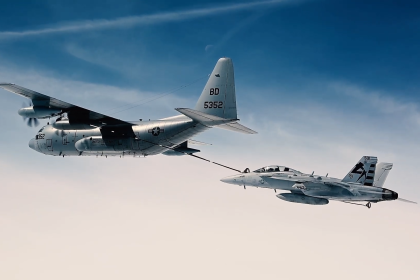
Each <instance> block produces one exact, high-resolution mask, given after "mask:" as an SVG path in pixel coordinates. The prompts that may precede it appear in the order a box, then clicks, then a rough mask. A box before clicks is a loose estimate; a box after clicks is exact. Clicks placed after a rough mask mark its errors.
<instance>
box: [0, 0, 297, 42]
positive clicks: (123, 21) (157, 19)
mask: <svg viewBox="0 0 420 280" xmlns="http://www.w3.org/2000/svg"><path fill="white" fill-rule="evenodd" d="M286 2H291V1H290V0H269V1H260V2H250V3H241V4H234V5H225V6H218V7H210V8H203V9H192V10H183V11H177V12H164V13H157V14H150V15H140V16H129V17H121V18H116V19H111V20H107V19H98V20H84V21H76V22H68V23H62V24H57V25H55V26H52V27H48V28H41V29H32V30H24V31H17V32H14V31H13V32H12V31H3V32H0V39H7V38H19V37H26V36H38V35H48V34H55V33H70V32H83V31H88V30H99V29H112V28H130V27H134V26H142V25H153V24H160V23H167V22H175V21H184V20H190V19H194V18H199V17H206V16H211V15H216V14H221V13H228V12H236V11H241V10H250V9H253V8H258V7H263V6H269V5H275V4H280V3H286Z"/></svg>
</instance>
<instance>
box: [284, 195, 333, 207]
mask: <svg viewBox="0 0 420 280" xmlns="http://www.w3.org/2000/svg"><path fill="white" fill-rule="evenodd" d="M276 196H277V197H278V198H280V199H282V200H285V201H288V202H294V203H302V204H310V205H325V204H328V203H329V201H328V199H325V198H317V197H312V196H307V195H304V194H296V193H281V194H278V195H276Z"/></svg>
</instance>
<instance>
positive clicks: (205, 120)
mask: <svg viewBox="0 0 420 280" xmlns="http://www.w3.org/2000/svg"><path fill="white" fill-rule="evenodd" d="M175 110H177V111H178V112H180V113H181V114H184V115H186V116H187V117H189V118H191V119H193V120H194V121H196V122H199V123H201V124H204V125H206V126H216V125H221V124H226V123H231V122H236V121H237V120H238V119H224V118H221V117H217V116H213V115H209V114H206V113H203V112H200V111H196V110H193V109H187V108H176V109H175Z"/></svg>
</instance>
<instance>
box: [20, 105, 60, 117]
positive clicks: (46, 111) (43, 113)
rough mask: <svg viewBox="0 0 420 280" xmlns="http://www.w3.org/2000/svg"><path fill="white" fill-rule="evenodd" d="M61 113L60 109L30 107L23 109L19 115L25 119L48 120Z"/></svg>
mask: <svg viewBox="0 0 420 280" xmlns="http://www.w3.org/2000/svg"><path fill="white" fill-rule="evenodd" d="M59 113H61V110H59V109H51V108H48V107H38V106H29V107H25V108H21V109H19V111H18V114H19V115H21V116H22V117H24V118H35V119H46V118H49V117H51V116H54V115H57V114H59Z"/></svg>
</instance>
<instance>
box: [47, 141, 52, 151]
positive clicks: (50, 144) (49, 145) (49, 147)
mask: <svg viewBox="0 0 420 280" xmlns="http://www.w3.org/2000/svg"><path fill="white" fill-rule="evenodd" d="M47 149H48V151H52V150H53V144H52V139H47Z"/></svg>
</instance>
